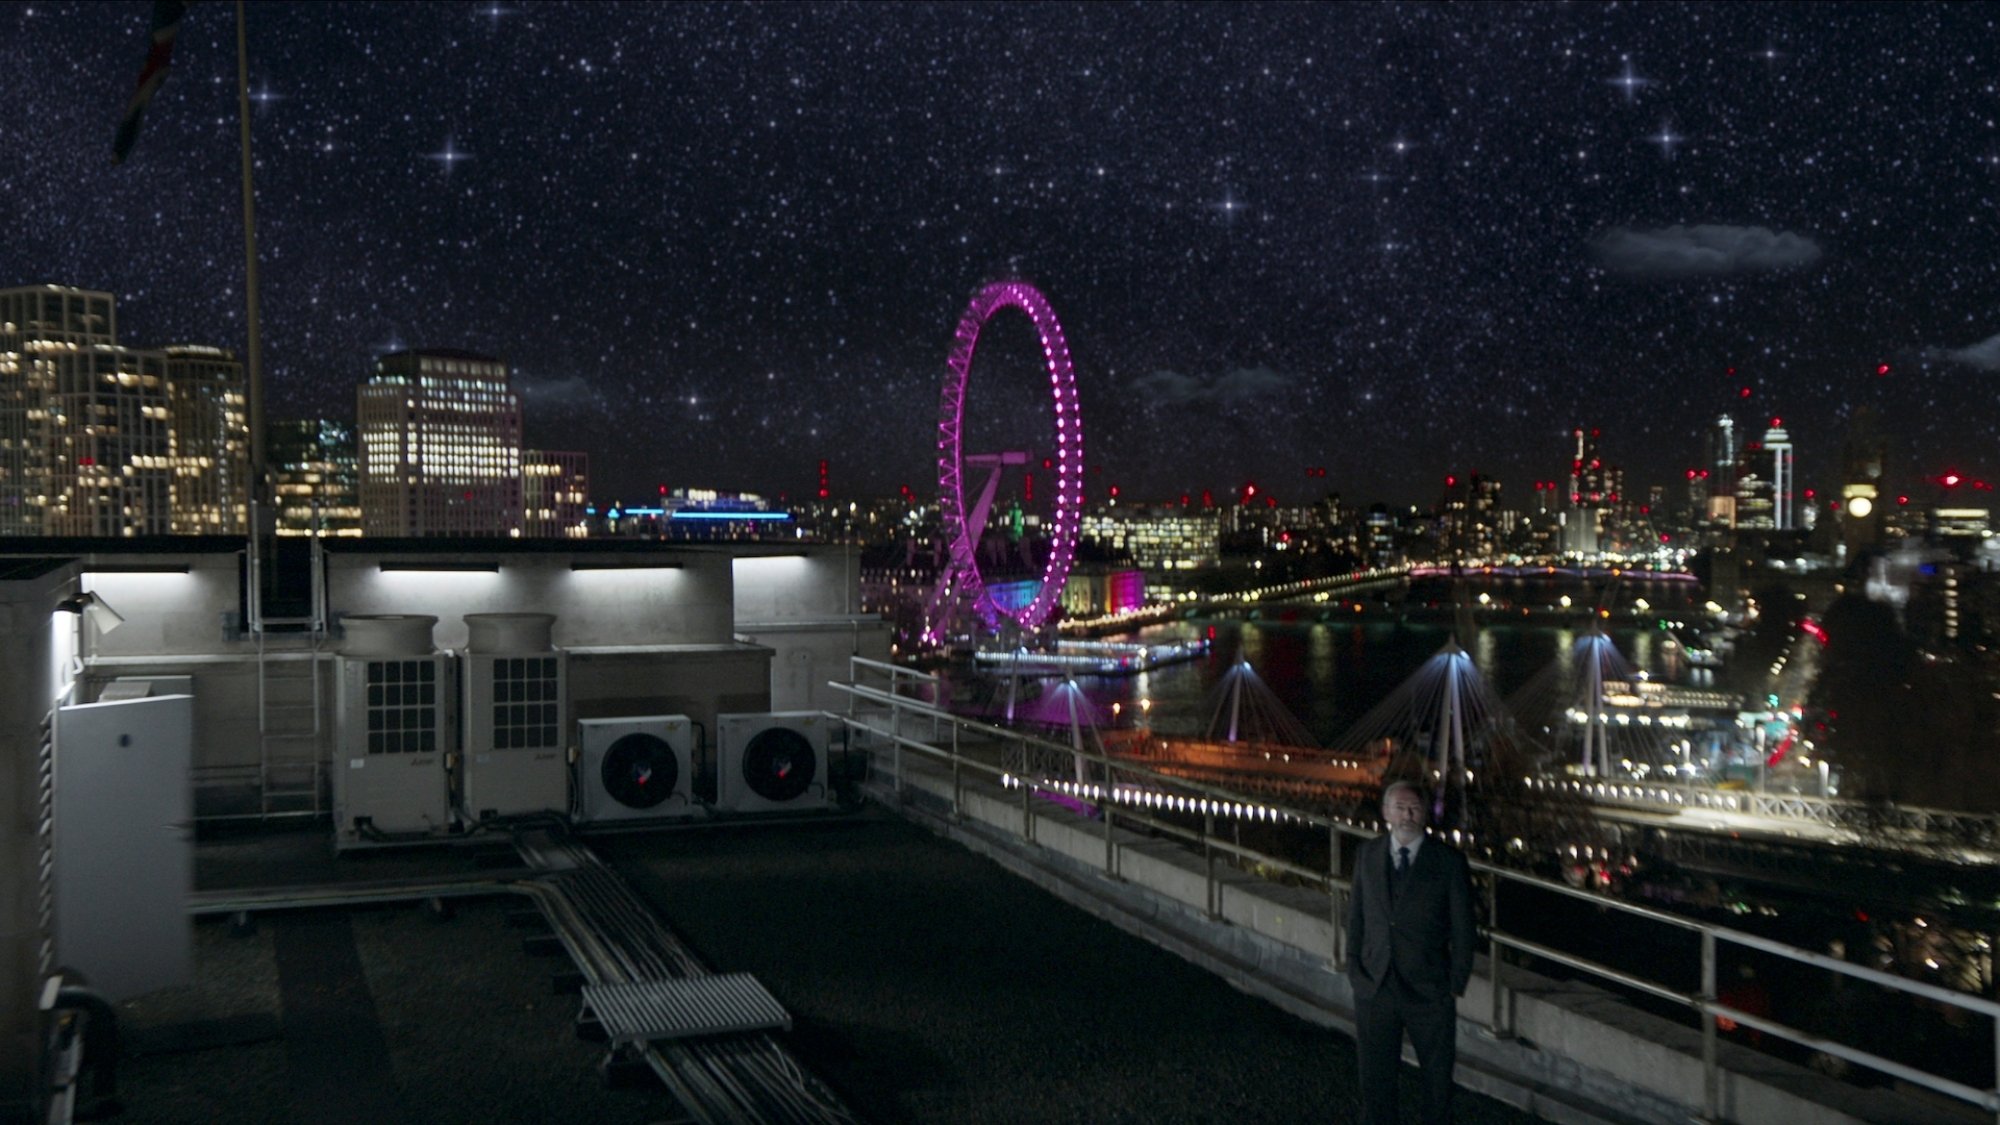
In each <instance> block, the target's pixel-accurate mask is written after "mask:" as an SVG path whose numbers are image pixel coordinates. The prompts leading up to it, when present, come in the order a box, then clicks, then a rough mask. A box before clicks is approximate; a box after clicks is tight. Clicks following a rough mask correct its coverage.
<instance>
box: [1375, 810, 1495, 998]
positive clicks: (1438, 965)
mask: <svg viewBox="0 0 2000 1125" xmlns="http://www.w3.org/2000/svg"><path fill="white" fill-rule="evenodd" d="M1391 841H1392V838H1391V837H1390V836H1389V834H1388V833H1386V832H1385V833H1383V834H1382V835H1380V836H1377V837H1375V838H1374V839H1373V840H1370V841H1368V842H1367V843H1365V844H1363V845H1361V851H1360V853H1359V854H1358V855H1357V856H1356V858H1355V861H1354V893H1353V894H1352V896H1350V898H1349V899H1348V903H1347V974H1348V977H1349V979H1350V980H1351V981H1352V982H1353V984H1354V998H1355V999H1356V1000H1367V999H1369V998H1370V997H1373V996H1374V995H1375V990H1376V989H1377V988H1380V987H1381V985H1382V981H1383V980H1384V979H1385V978H1387V977H1388V975H1389V967H1390V966H1391V965H1394V966H1395V968H1396V973H1397V975H1398V976H1400V977H1402V978H1403V983H1404V984H1406V985H1408V986H1409V988H1410V991H1411V992H1413V993H1415V994H1416V995H1417V996H1418V997H1420V998H1422V999H1425V1000H1438V999H1443V998H1445V997H1447V996H1457V995H1460V994H1462V993H1463V992H1464V991H1465V985H1466V982H1467V981H1469V980H1471V979H1472V951H1473V943H1474V942H1475V941H1476V940H1477V939H1478V934H1477V931H1476V929H1475V927H1474V926H1473V922H1472V875H1471V868H1470V867H1469V866H1467V864H1466V862H1465V856H1464V855H1462V854H1460V853H1459V851H1458V850H1457V849H1455V848H1453V847H1451V846H1450V845H1449V844H1446V843H1445V842H1444V841H1442V840H1439V839H1438V838H1437V837H1435V836H1431V837H1427V838H1426V839H1425V840H1424V845H1423V847H1421V848H1418V849H1417V854H1416V856H1415V858H1414V859H1412V860H1411V862H1410V868H1411V870H1410V874H1409V876H1408V877H1407V878H1406V879H1405V880H1404V882H1403V890H1402V893H1401V894H1398V895H1397V896H1395V899H1394V901H1393V902H1392V901H1391V900H1390V895H1389V868H1390V865H1391V863H1392V862H1393V861H1392V860H1391V859H1390V858H1389V857H1390V855H1391V847H1392V843H1391Z"/></svg>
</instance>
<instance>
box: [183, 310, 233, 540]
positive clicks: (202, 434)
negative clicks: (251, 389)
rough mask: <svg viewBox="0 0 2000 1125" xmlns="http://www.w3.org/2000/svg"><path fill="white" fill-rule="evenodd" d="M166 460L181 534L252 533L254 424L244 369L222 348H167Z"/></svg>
mask: <svg viewBox="0 0 2000 1125" xmlns="http://www.w3.org/2000/svg"><path fill="white" fill-rule="evenodd" d="M164 355H165V357H166V359H165V368H166V380H167V400H168V403H169V407H168V428H167V460H168V463H169V464H170V465H172V467H173V496H172V500H173V515H172V518H171V520H170V523H171V524H172V530H173V532H174V534H176V535H242V534H245V533H246V532H248V530H249V527H250V525H249V502H250V420H249V415H248V413H247V412H246V403H245V388H244V383H243V365H242V364H240V363H238V362H236V356H235V355H234V354H233V353H231V352H228V351H225V350H224V349H222V348H209V347H201V346H198V345H192V344H182V345H175V346H172V347H169V348H167V349H166V350H165V352H164Z"/></svg>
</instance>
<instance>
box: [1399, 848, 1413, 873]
mask: <svg viewBox="0 0 2000 1125" xmlns="http://www.w3.org/2000/svg"><path fill="white" fill-rule="evenodd" d="M1409 873H1410V849H1408V848H1397V849H1396V877H1397V878H1401V877H1403V876H1405V875H1408V874H1409Z"/></svg>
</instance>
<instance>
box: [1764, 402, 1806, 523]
mask: <svg viewBox="0 0 2000 1125" xmlns="http://www.w3.org/2000/svg"><path fill="white" fill-rule="evenodd" d="M1764 450H1765V452H1766V453H1767V454H1768V455H1769V457H1770V458H1771V508H1772V511H1771V518H1772V521H1773V522H1772V526H1773V527H1775V528H1777V529H1778V530H1779V531H1790V530H1792V528H1793V526H1795V522H1796V521H1795V520H1794V518H1793V497H1792V493H1793V491H1794V490H1795V489H1796V488H1797V487H1798V482H1797V481H1796V479H1795V474H1794V472H1793V469H1792V436H1791V435H1790V434H1788V433H1786V432H1785V425H1784V420H1783V419H1781V418H1773V419H1771V428H1770V429H1768V430H1765V431H1764Z"/></svg>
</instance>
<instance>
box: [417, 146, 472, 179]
mask: <svg viewBox="0 0 2000 1125" xmlns="http://www.w3.org/2000/svg"><path fill="white" fill-rule="evenodd" d="M424 159H426V160H435V161H436V162H437V163H438V164H439V165H441V166H442V167H443V168H444V173H445V175H447V176H449V175H451V170H452V169H453V168H456V167H457V166H458V165H459V164H461V163H463V162H465V161H467V160H470V159H472V154H471V153H469V152H460V151H458V145H457V143H456V142H455V141H453V140H452V139H451V138H449V137H447V138H445V142H444V148H442V149H440V150H439V151H437V152H431V153H425V154H424Z"/></svg>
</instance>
